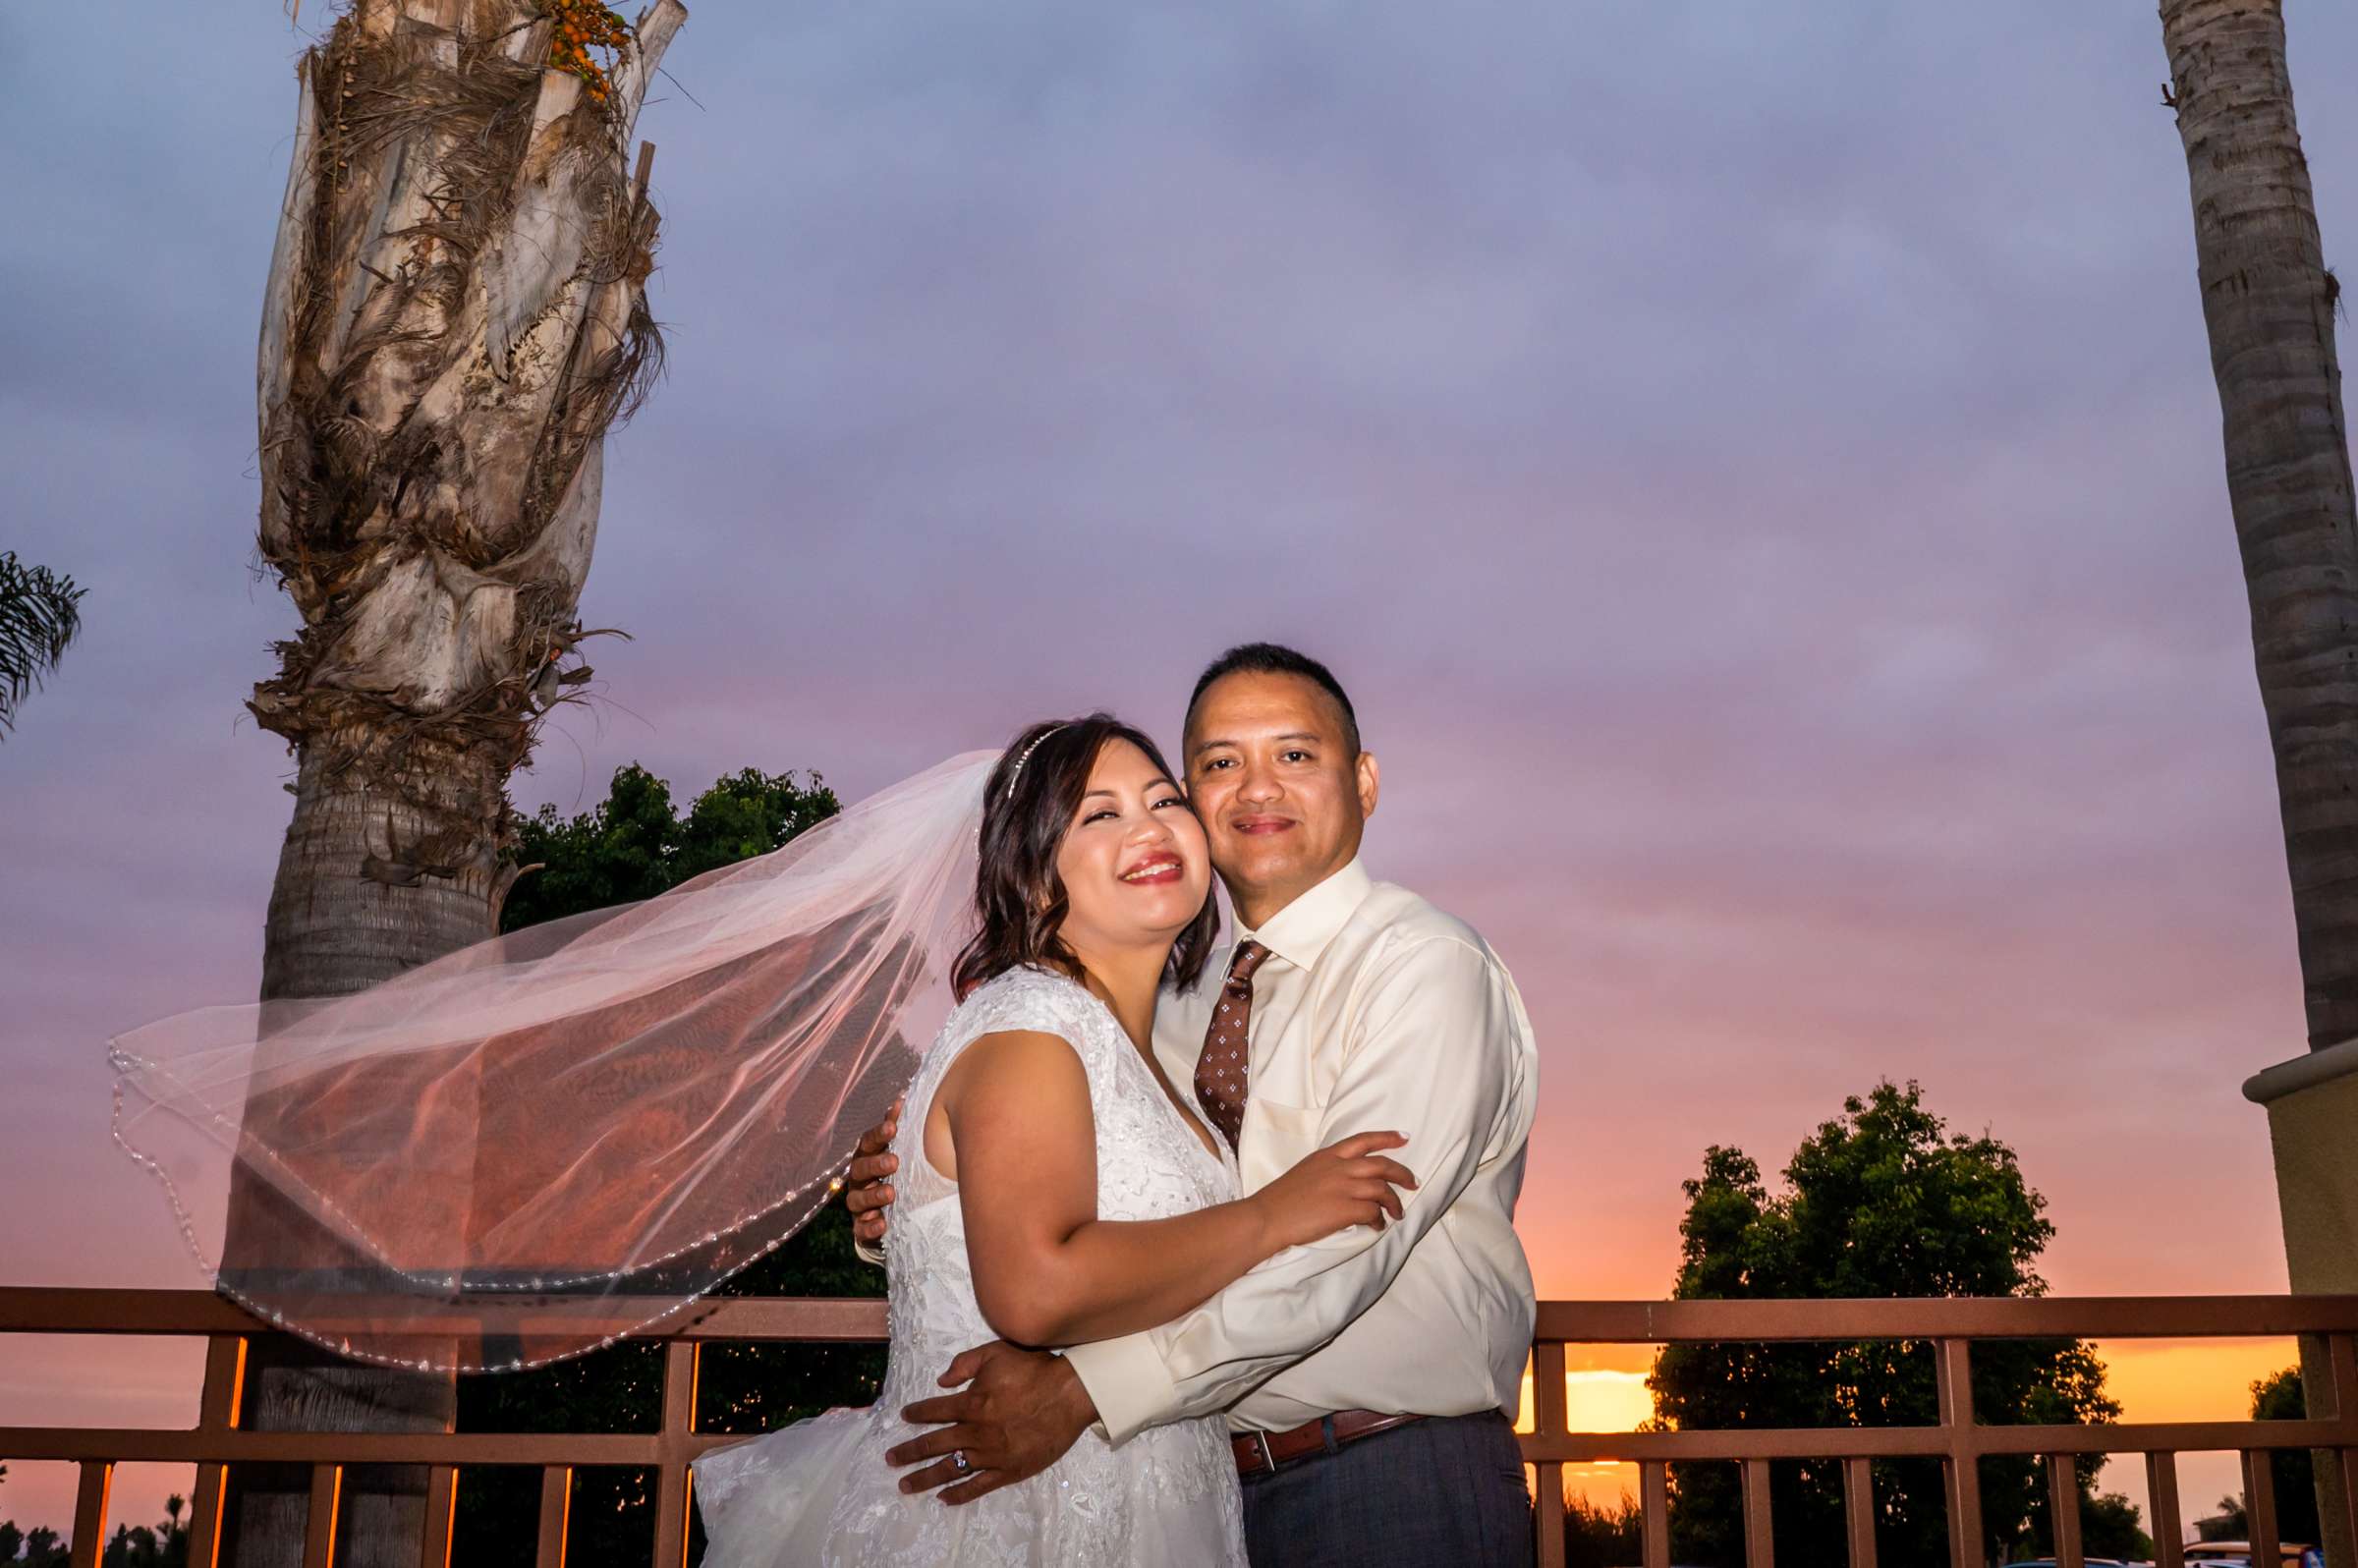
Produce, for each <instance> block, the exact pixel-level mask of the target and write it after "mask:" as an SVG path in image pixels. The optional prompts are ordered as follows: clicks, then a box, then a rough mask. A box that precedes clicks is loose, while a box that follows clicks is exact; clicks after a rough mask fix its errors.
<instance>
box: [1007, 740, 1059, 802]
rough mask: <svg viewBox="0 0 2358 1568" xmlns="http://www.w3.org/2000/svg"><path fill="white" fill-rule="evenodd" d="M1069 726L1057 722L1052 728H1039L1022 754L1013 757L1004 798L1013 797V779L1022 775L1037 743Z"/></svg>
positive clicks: (1037, 746) (1035, 750)
mask: <svg viewBox="0 0 2358 1568" xmlns="http://www.w3.org/2000/svg"><path fill="white" fill-rule="evenodd" d="M1071 728H1072V726H1071V725H1070V724H1058V725H1056V726H1054V727H1053V728H1050V729H1044V730H1041V731H1040V732H1039V734H1038V735H1037V736H1035V737H1033V740H1032V744H1031V745H1030V746H1027V747H1025V748H1024V755H1023V756H1019V757H1017V758H1016V759H1015V768H1014V771H1012V772H1010V773H1009V774H1008V775H1007V796H1006V798H1007V799H1008V800H1011V801H1012V800H1014V799H1015V781H1016V780H1017V779H1019V778H1022V777H1023V776H1024V764H1025V763H1026V762H1029V761H1031V760H1032V754H1033V753H1034V752H1037V751H1039V743H1040V742H1041V741H1044V740H1046V739H1047V738H1048V737H1049V736H1051V735H1053V734H1055V733H1056V731H1057V730H1069V729H1071Z"/></svg>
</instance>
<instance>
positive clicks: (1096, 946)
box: [695, 713, 1415, 1568]
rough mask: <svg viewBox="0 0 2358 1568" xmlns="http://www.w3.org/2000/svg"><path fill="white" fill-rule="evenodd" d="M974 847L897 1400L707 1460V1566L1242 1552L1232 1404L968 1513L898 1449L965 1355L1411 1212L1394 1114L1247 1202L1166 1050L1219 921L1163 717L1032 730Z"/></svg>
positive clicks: (1229, 1157) (1190, 1288)
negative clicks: (1166, 1033)
mask: <svg viewBox="0 0 2358 1568" xmlns="http://www.w3.org/2000/svg"><path fill="white" fill-rule="evenodd" d="M979 852H980V853H979V866H978V870H977V875H976V885H975V905H976V910H977V913H978V914H979V916H980V918H981V926H980V929H979V930H977V931H976V933H975V935H974V937H973V939H972V940H971V941H969V942H968V943H967V945H966V947H965V949H964V950H963V951H962V952H961V953H960V954H959V956H958V961H957V963H956V965H955V967H954V969H953V971H952V976H951V980H952V986H953V989H954V991H955V993H956V995H957V996H958V998H959V1001H958V1005H957V1007H956V1010H955V1011H954V1012H953V1013H952V1014H951V1016H950V1019H949V1021H948V1023H947V1024H946V1025H944V1026H943V1028H942V1030H941V1033H940V1035H939V1036H937V1037H936V1038H935V1040H934V1041H933V1044H932V1046H931V1048H930V1049H929V1050H927V1051H926V1053H925V1056H924V1058H923V1061H922V1064H921V1065H920V1066H919V1068H918V1072H917V1077H916V1080H915V1082H914V1083H913V1084H912V1085H911V1086H910V1089H909V1092H908V1101H907V1112H906V1114H904V1115H903V1116H902V1118H901V1122H900V1125H901V1133H900V1135H899V1141H898V1145H897V1146H896V1149H895V1152H897V1153H898V1154H899V1156H900V1159H901V1169H902V1170H903V1171H905V1172H907V1175H906V1176H905V1177H904V1179H903V1183H902V1196H901V1201H900V1204H899V1205H898V1206H897V1208H896V1210H895V1216H896V1217H895V1220H894V1223H893V1225H892V1228H891V1230H890V1231H889V1233H888V1235H887V1238H886V1248H887V1260H888V1265H889V1269H890V1290H891V1302H890V1321H891V1353H890V1362H889V1366H888V1370H887V1372H886V1373H885V1378H884V1386H883V1390H882V1393H881V1395H880V1397H879V1398H878V1399H877V1401H876V1403H875V1405H874V1406H873V1407H871V1408H870V1409H868V1410H837V1411H831V1412H829V1413H828V1414H826V1415H824V1416H820V1417H818V1418H817V1419H815V1420H813V1421H808V1422H803V1423H801V1424H799V1425H796V1426H793V1427H789V1428H783V1429H780V1430H778V1431H773V1432H770V1433H768V1434H766V1435H764V1436H761V1437H758V1438H755V1439H753V1440H751V1441H748V1442H744V1443H740V1444H737V1445H734V1446H731V1447H728V1448H723V1449H719V1450H717V1451H715V1452H712V1453H710V1454H707V1455H705V1456H704V1458H703V1459H702V1460H701V1461H699V1462H698V1464H697V1465H696V1486H695V1494H696V1497H697V1501H698V1507H699V1508H700V1510H701V1511H702V1515H703V1520H704V1529H705V1534H706V1538H707V1540H708V1541H709V1546H708V1549H707V1550H706V1552H705V1555H704V1559H703V1560H704V1563H705V1564H706V1565H707V1568H787V1565H790V1564H795V1565H799V1564H807V1563H824V1564H830V1565H844V1568H851V1565H858V1564H879V1565H881V1564H887V1563H890V1564H905V1563H962V1564H976V1565H991V1568H997V1565H1001V1564H1005V1565H1015V1564H1025V1565H1047V1564H1075V1565H1091V1568H1095V1565H1100V1564H1110V1563H1129V1564H1169V1565H1172V1568H1182V1565H1185V1568H1196V1565H1202V1564H1233V1565H1239V1568H1241V1565H1242V1564H1243V1563H1244V1561H1245V1554H1244V1541H1243V1531H1242V1523H1241V1512H1240V1504H1239V1500H1238V1492H1237V1479H1236V1467H1235V1462H1234V1459H1233V1457H1232V1453H1231V1449H1230V1446H1229V1442H1228V1437H1227V1433H1226V1429H1225V1428H1224V1426H1223V1425H1222V1423H1221V1422H1220V1420H1219V1419H1218V1418H1217V1417H1212V1418H1207V1419H1204V1420H1199V1421H1190V1422H1180V1423H1175V1424H1173V1425H1170V1426H1166V1427H1159V1428H1152V1429H1151V1430H1148V1431H1145V1432H1142V1433H1140V1434H1139V1435H1138V1436H1137V1437H1135V1438H1133V1439H1132V1440H1131V1441H1130V1442H1129V1443H1127V1444H1125V1445H1124V1446H1123V1447H1122V1448H1121V1449H1119V1450H1118V1451H1117V1450H1115V1449H1113V1448H1111V1447H1110V1446H1108V1445H1107V1443H1106V1442H1105V1440H1104V1438H1103V1437H1102V1436H1101V1435H1098V1434H1096V1433H1094V1432H1093V1433H1091V1434H1089V1435H1087V1436H1085V1437H1084V1438H1083V1439H1082V1440H1081V1442H1080V1443H1079V1444H1077V1445H1076V1446H1075V1447H1074V1448H1073V1449H1072V1450H1071V1451H1070V1452H1068V1453H1067V1454H1066V1455H1065V1456H1064V1457H1063V1458H1062V1459H1061V1460H1059V1461H1058V1462H1057V1463H1056V1464H1055V1465H1054V1466H1052V1467H1051V1468H1049V1469H1048V1470H1047V1471H1045V1472H1043V1473H1042V1474H1040V1475H1039V1476H1036V1477H1033V1478H1032V1479H1030V1480H1028V1481H1024V1482H1021V1483H1018V1484H1014V1485H1011V1486H1006V1487H1002V1488H1000V1489H999V1490H996V1491H993V1492H991V1493H989V1494H988V1495H986V1496H984V1497H983V1498H982V1499H980V1500H979V1501H977V1502H975V1503H972V1504H969V1505H967V1506H965V1507H959V1508H950V1507H945V1506H943V1505H942V1504H941V1503H940V1501H939V1500H938V1499H936V1498H935V1497H933V1496H930V1495H926V1494H917V1495H905V1494H903V1493H902V1492H901V1490H900V1489H899V1487H898V1484H897V1478H896V1476H895V1474H894V1472H893V1471H892V1470H891V1469H890V1468H889V1467H888V1466H887V1465H886V1464H885V1462H884V1451H885V1450H886V1449H887V1448H889V1447H891V1446H893V1445H894V1444H895V1443H896V1442H899V1441H901V1440H903V1439H905V1438H907V1437H908V1436H910V1435H911V1434H912V1432H913V1430H914V1428H910V1427H909V1426H907V1425H906V1424H905V1423H904V1422H902V1421H901V1420H900V1419H899V1417H898V1415H897V1414H896V1413H897V1412H898V1411H899V1410H900V1409H901V1408H902V1406H904V1405H906V1404H908V1403H910V1402H911V1401H912V1400H914V1399H917V1398H920V1397H923V1395H925V1394H926V1393H930V1392H933V1391H934V1390H933V1389H931V1388H930V1387H929V1386H927V1385H926V1382H925V1379H926V1377H927V1375H928V1374H929V1373H930V1372H932V1370H933V1369H935V1368H937V1367H940V1366H942V1365H944V1364H945V1363H947V1362H948V1361H949V1360H950V1359H951V1358H952V1357H953V1356H955V1355H956V1354H957V1353H958V1352H960V1351H963V1350H965V1349H966V1348H968V1347H969V1346H972V1345H975V1344H978V1343H981V1342H983V1341H985V1340H988V1339H991V1338H993V1337H998V1338H1004V1339H1008V1340H1011V1341H1014V1342H1017V1343H1020V1344H1027V1345H1038V1346H1063V1345H1072V1344H1078V1343H1083V1342H1086V1341H1090V1340H1097V1339H1107V1338H1112V1337H1115V1336H1117V1335H1121V1334H1127V1333H1133V1332H1136V1331H1139V1330H1142V1329H1146V1328H1151V1327H1154V1326H1156V1325H1158V1324H1161V1323H1163V1322H1167V1321H1169V1320H1170V1319H1172V1318H1174V1317H1177V1316H1181V1315H1183V1314H1185V1313H1187V1312H1189V1311H1190V1310H1192V1309H1193V1308H1195V1307H1197V1306H1199V1305H1201V1304H1202V1303H1203V1302H1205V1301H1206V1300H1207V1299H1208V1298H1209V1297H1211V1296H1212V1295H1213V1294H1214V1293H1216V1292H1217V1291H1218V1290H1219V1289H1220V1288H1221V1287H1222V1286H1224V1285H1226V1284H1228V1283H1229V1282H1230V1281H1231V1280H1234V1279H1235V1278H1236V1277H1237V1276H1238V1275H1240V1274H1242V1273H1244V1272H1245V1271H1246V1270H1247V1269H1249V1268H1251V1267H1252V1266H1253V1265H1254V1264H1256V1263H1258V1262H1260V1261H1262V1260H1263V1259H1266V1258H1268V1257H1271V1256H1272V1255H1274V1254H1275V1253H1277V1252H1278V1251H1280V1250H1282V1249H1284V1248H1286V1247H1290V1246H1295V1245H1298V1244H1302V1243H1307V1242H1311V1241H1315V1240H1317V1239H1319V1238H1320V1237H1323V1236H1326V1235H1329V1234H1332V1233H1333V1232H1335V1231H1338V1230H1342V1229H1345V1228H1348V1227H1350V1226H1353V1225H1372V1226H1376V1227H1380V1226H1381V1225H1382V1224H1383V1223H1384V1222H1385V1219H1386V1217H1387V1216H1389V1217H1392V1218H1397V1217H1398V1216H1399V1213H1400V1199H1399V1195H1398V1194H1397V1193H1396V1192H1394V1191H1393V1187H1394V1185H1395V1184H1396V1185H1399V1186H1403V1187H1412V1186H1414V1185H1415V1184H1414V1181H1413V1179H1412V1178H1411V1176H1410V1174H1409V1172H1408V1171H1407V1170H1406V1169H1404V1168H1403V1167H1401V1166H1400V1165H1399V1164H1397V1163H1395V1162H1394V1161H1393V1160H1391V1159H1388V1158H1386V1157H1384V1156H1383V1155H1382V1154H1381V1153H1379V1152H1377V1151H1378V1150H1380V1149H1385V1148H1397V1147H1399V1145H1400V1144H1401V1142H1402V1140H1401V1139H1400V1138H1399V1137H1398V1136H1397V1135H1395V1134H1391V1133H1381V1132H1370V1133H1361V1134H1358V1135H1356V1136H1354V1137H1352V1138H1348V1139H1345V1140H1343V1141H1341V1142H1340V1143H1337V1144H1334V1145H1332V1146H1330V1147H1329V1148H1324V1149H1321V1150H1319V1152H1318V1153H1316V1154H1313V1155H1311V1156H1310V1157H1309V1158H1307V1159H1305V1160H1303V1161H1302V1162H1301V1163H1300V1164H1298V1165H1296V1166H1295V1167H1294V1168H1293V1169H1292V1170H1291V1171H1289V1172H1288V1173H1287V1174H1286V1175H1284V1176H1282V1177H1280V1178H1279V1179H1278V1180H1276V1181H1275V1182H1272V1183H1271V1184H1269V1185H1268V1186H1267V1187H1265V1188H1263V1190H1262V1191H1260V1192H1259V1193H1256V1194H1255V1195H1253V1196H1252V1197H1250V1198H1239V1197H1238V1196H1237V1175H1236V1162H1235V1156H1234V1155H1233V1154H1232V1153H1231V1152H1230V1151H1229V1149H1228V1146H1227V1144H1226V1142H1225V1141H1224V1140H1222V1139H1221V1138H1219V1137H1218V1136H1217V1135H1216V1134H1215V1133H1214V1131H1213V1129H1212V1127H1211V1125H1210V1123H1209V1122H1207V1120H1206V1119H1205V1117H1204V1115H1203V1114H1202V1113H1201V1111H1200V1110H1199V1109H1198V1108H1197V1106H1196V1104H1195V1102H1194V1097H1193V1096H1192V1095H1191V1094H1187V1093H1184V1092H1181V1091H1179V1090H1178V1089H1175V1088H1174V1087H1173V1086H1172V1084H1171V1083H1170V1082H1169V1081H1168V1080H1167V1079H1166V1078H1165V1077H1164V1075H1163V1073H1162V1070H1161V1069H1160V1067H1158V1066H1157V1065H1156V1063H1155V1060H1154V1055H1153V1052H1152V1049H1151V1038H1152V1031H1153V1020H1154V1005H1155V997H1156V994H1157V992H1158V991H1159V989H1160V987H1161V986H1162V984H1163V982H1164V981H1165V980H1166V979H1167V980H1172V981H1175V982H1176V983H1178V984H1181V985H1185V984H1189V983H1191V982H1193V981H1194V980H1195V979H1196V978H1197V976H1198V974H1199V973H1200V972H1201V971H1202V969H1203V966H1204V962H1205V958H1206V955H1207V951H1208V949H1209V947H1210V945H1211V941H1212V937H1213V934H1214V932H1215V930H1216V925H1217V920H1216V916H1215V914H1214V912H1213V909H1212V906H1211V903H1210V900H1209V891H1210V863H1209V858H1208V855H1207V849H1206V845H1205V838H1204V830H1203V827H1202V826H1201V824H1199V823H1198V821H1197V820H1196V817H1195V815H1194V813H1193V812H1191V811H1190V810H1189V808H1188V804H1187V800H1186V798H1185V796H1184V795H1182V794H1181V792H1180V790H1179V787H1178V786H1177V785H1176V784H1175V783H1173V782H1172V780H1171V776H1170V769H1169V767H1168V766H1167V765H1166V764H1165V763H1164V761H1163V759H1162V757H1161V755H1160V754H1159V753H1158V752H1157V751H1156V750H1155V747H1154V745H1153V743H1152V742H1151V741H1150V740H1149V739H1148V738H1147V737H1146V736H1145V735H1143V734H1141V733H1140V732H1139V731H1137V730H1136V729H1133V728H1131V727H1130V726H1129V725H1127V724H1123V723H1121V722H1119V721H1118V720H1116V719H1113V718H1111V717H1109V716H1107V715H1105V714H1101V713H1099V714H1093V715H1091V716H1090V717H1087V718H1083V719H1076V720H1071V721H1068V722H1061V723H1042V724H1036V725H1034V726H1032V727H1031V728H1029V729H1027V730H1026V731H1025V732H1024V733H1023V734H1022V735H1021V736H1019V737H1018V738H1017V740H1016V742H1015V744H1014V745H1013V746H1011V747H1010V748H1009V749H1008V750H1007V752H1006V753H1005V754H1004V755H1003V756H1001V757H1000V758H999V761H998V764H997V766H996V767H995V768H993V769H992V771H991V773H990V776H989V780H988V782H987V784H986V785H985V793H984V798H983V826H982V835H981V840H980V845H979ZM959 1457H961V1458H962V1457H963V1455H961V1456H959Z"/></svg>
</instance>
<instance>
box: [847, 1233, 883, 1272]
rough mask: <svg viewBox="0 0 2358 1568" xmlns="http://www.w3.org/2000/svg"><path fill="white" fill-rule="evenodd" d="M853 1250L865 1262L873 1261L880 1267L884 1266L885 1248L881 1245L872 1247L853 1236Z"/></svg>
mask: <svg viewBox="0 0 2358 1568" xmlns="http://www.w3.org/2000/svg"><path fill="white" fill-rule="evenodd" d="M852 1251H853V1252H854V1253H856V1254H858V1255H859V1258H860V1260H861V1261H862V1262H864V1263H873V1264H875V1265H876V1266H877V1267H878V1268H882V1267H883V1266H884V1249H883V1248H881V1247H871V1246H870V1245H869V1244H868V1243H867V1242H864V1241H862V1240H861V1239H860V1238H859V1237H857V1236H855V1237H853V1238H852Z"/></svg>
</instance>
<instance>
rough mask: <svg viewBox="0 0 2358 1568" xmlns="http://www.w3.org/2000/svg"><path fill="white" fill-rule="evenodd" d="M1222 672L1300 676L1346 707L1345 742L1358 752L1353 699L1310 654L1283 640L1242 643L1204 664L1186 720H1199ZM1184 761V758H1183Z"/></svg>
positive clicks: (1357, 718) (1344, 713)
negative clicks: (1198, 712)
mask: <svg viewBox="0 0 2358 1568" xmlns="http://www.w3.org/2000/svg"><path fill="white" fill-rule="evenodd" d="M1223 675H1299V676H1301V677H1302V679H1304V680H1306V681H1309V682H1310V683H1312V684H1313V685H1315V686H1317V687H1318V688H1319V690H1320V691H1322V692H1324V693H1325V694H1326V695H1327V696H1328V697H1331V698H1333V699H1334V705H1335V706H1336V707H1339V708H1341V709H1342V710H1343V744H1344V745H1345V746H1347V747H1349V748H1350V749H1351V755H1352V756H1358V755H1359V714H1358V713H1357V712H1356V711H1355V710H1354V709H1353V708H1352V706H1351V699H1350V698H1349V697H1348V696H1347V695H1345V693H1344V691H1343V683H1342V682H1340V681H1338V680H1336V679H1335V678H1334V671H1332V670H1330V669H1328V668H1327V667H1326V666H1325V665H1323V664H1320V663H1319V661H1318V660H1317V659H1314V658H1312V657H1311V656H1310V655H1309V654H1307V653H1304V652H1300V651H1298V650H1297V649H1294V648H1290V647H1287V646H1286V645H1285V644H1282V643H1239V644H1237V645H1236V646H1234V647H1232V648H1230V649H1229V650H1228V651H1227V652H1225V653H1223V654H1221V655H1220V656H1219V657H1218V658H1216V659H1213V660H1212V661H1211V662H1210V663H1209V664H1207V665H1205V666H1204V673H1203V674H1201V675H1199V676H1197V677H1196V689H1195V691H1194V692H1193V693H1191V694H1190V695H1189V697H1188V699H1187V722H1188V723H1189V724H1193V723H1195V721H1196V704H1197V703H1199V702H1201V701H1203V700H1204V694H1205V693H1206V692H1207V691H1209V690H1211V683H1212V682H1214V681H1216V680H1218V679H1219V678H1220V677H1221V676H1223ZM1182 760H1185V759H1184V758H1182Z"/></svg>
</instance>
